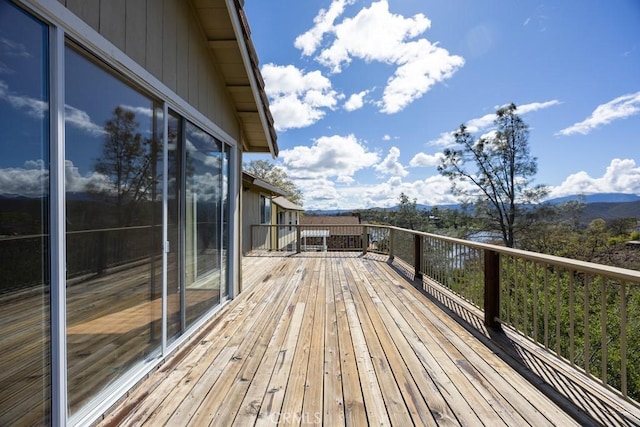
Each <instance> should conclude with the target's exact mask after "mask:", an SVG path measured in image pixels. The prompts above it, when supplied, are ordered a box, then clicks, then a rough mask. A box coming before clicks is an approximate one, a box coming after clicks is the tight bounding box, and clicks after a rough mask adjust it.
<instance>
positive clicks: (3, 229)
mask: <svg viewBox="0 0 640 427" xmlns="http://www.w3.org/2000/svg"><path fill="white" fill-rule="evenodd" d="M48 31H49V30H48V27H47V26H46V25H45V24H43V23H42V22H40V21H38V20H37V19H35V18H33V17H32V16H30V15H28V14H27V13H25V12H24V11H22V10H21V9H19V8H18V7H16V6H15V5H13V4H12V3H11V2H6V1H1V0H0V129H2V133H1V134H0V328H1V330H2V335H1V336H0V367H1V368H2V369H0V425H2V426H13V425H37V424H40V423H42V424H46V423H48V422H49V414H50V405H51V392H50V390H51V364H50V357H51V351H50V330H51V327H50V315H49V311H50V303H49V301H50V295H51V286H50V274H49V271H50V265H49V254H50V240H49V194H50V193H49V142H50V141H49V110H50V108H49V94H48V92H49V82H48V74H49V67H48V61H47V59H48V57H49V49H48V44H49V40H48Z"/></svg>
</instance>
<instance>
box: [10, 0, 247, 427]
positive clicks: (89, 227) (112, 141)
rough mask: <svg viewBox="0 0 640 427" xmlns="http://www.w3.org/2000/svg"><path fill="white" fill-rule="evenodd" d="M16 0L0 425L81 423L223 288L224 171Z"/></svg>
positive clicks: (196, 131) (196, 319)
mask: <svg viewBox="0 0 640 427" xmlns="http://www.w3.org/2000/svg"><path fill="white" fill-rule="evenodd" d="M25 4H26V6H25V9H23V8H21V7H19V6H17V5H16V4H15V3H14V2H13V1H10V0H0V128H1V129H2V134H1V136H0V330H1V332H2V335H1V336H0V368H1V369H0V426H5V425H7V426H9V425H11V426H13V425H48V424H56V425H57V424H64V423H65V422H67V421H68V422H69V423H71V424H73V423H82V422H84V421H87V420H89V419H90V418H91V417H92V416H93V415H94V411H95V412H97V411H98V410H103V409H105V410H106V408H107V406H108V405H110V404H112V403H113V401H114V400H115V399H117V398H118V397H120V396H121V394H122V392H123V391H124V387H127V386H129V385H130V382H131V381H135V380H138V379H140V378H142V376H143V375H144V374H146V373H147V372H148V371H149V369H151V366H154V365H155V364H156V363H157V362H158V361H159V360H160V356H161V355H162V352H163V351H171V350H172V349H173V348H175V347H176V346H177V344H178V343H179V341H180V338H179V337H181V336H182V335H183V334H184V333H185V331H188V330H189V328H191V330H195V327H196V326H197V325H198V324H200V323H202V322H204V321H206V316H207V315H208V314H211V313H212V311H213V310H214V309H215V308H216V307H217V306H219V304H220V302H221V300H222V299H224V298H225V297H226V292H227V286H228V282H229V280H228V278H227V274H228V272H229V271H230V269H229V268H228V265H227V264H228V263H229V262H232V261H230V259H233V258H232V257H228V256H227V251H228V248H229V246H230V240H229V239H230V236H231V235H232V232H231V231H230V228H232V227H234V223H233V221H232V217H231V215H230V209H229V201H230V197H229V190H230V187H229V182H230V179H229V178H230V176H231V174H232V173H234V170H232V168H230V165H229V158H230V153H231V149H230V146H229V145H228V144H226V143H224V142H223V141H221V140H220V139H218V138H216V137H214V136H213V133H212V130H211V129H210V128H209V127H207V126H202V124H201V125H200V126H196V125H195V124H194V123H192V122H189V120H188V118H187V117H184V116H181V115H180V114H179V113H177V112H174V111H170V112H169V114H168V117H166V118H167V120H166V122H165V120H164V118H165V117H164V111H165V110H166V108H167V106H168V103H169V100H166V101H167V102H166V103H165V102H163V100H162V99H161V97H160V96H158V95H157V94H158V93H159V92H156V91H155V90H153V89H152V88H150V87H149V86H147V85H146V84H145V83H142V82H140V81H137V80H136V78H135V76H132V75H131V74H129V72H127V71H125V70H124V69H122V70H121V69H120V65H116V64H114V63H110V64H108V63H107V62H103V61H102V60H101V59H104V61H108V59H106V58H107V57H108V55H105V56H104V57H100V58H101V59H100V58H98V57H97V56H95V55H93V54H91V53H90V52H89V51H87V50H85V48H84V45H81V44H80V42H78V41H77V40H72V39H74V38H75V37H76V35H77V34H76V33H75V32H73V31H64V30H66V29H65V28H62V27H59V28H58V27H57V26H56V25H55V24H45V23H43V22H41V21H39V20H37V19H35V17H34V16H32V15H31V14H29V13H28V12H27V10H26V8H28V7H29V5H28V2H25ZM61 19H64V17H62V18H61ZM59 30H62V31H59ZM49 38H51V40H49ZM63 43H66V45H65V46H64V49H61V50H59V49H56V48H53V49H50V48H49V47H50V46H54V47H55V46H60V45H62V44H63ZM50 50H51V51H52V52H55V55H51V57H50V56H49V55H50ZM52 64H53V67H52V66H51V65H52ZM62 71H64V73H62ZM121 71H122V72H121ZM134 81H135V82H134ZM52 89H53V90H52ZM62 89H63V90H62ZM60 92H63V93H60ZM50 98H51V100H50ZM63 100H64V103H63V102H62V101H63ZM178 107H185V104H183V103H182V101H180V102H179V103H178ZM187 111H188V109H187ZM59 119H60V122H62V119H64V132H62V129H59V128H58V126H57V125H58V120H59ZM165 123H168V129H166V130H167V133H166V134H167V135H168V138H167V140H166V146H165V144H164V143H165V138H164V136H165V129H164V125H165ZM51 124H53V126H51ZM204 129H208V131H205V130H204ZM63 148H64V150H63ZM50 151H51V152H52V153H54V155H51V156H50V154H49V152H50ZM63 151H64V158H63V157H62V155H61V154H62V152H63ZM50 169H51V170H52V171H53V172H54V173H52V174H51V176H52V177H54V179H50V172H49V171H50ZM165 171H166V173H165ZM58 172H60V173H63V174H64V188H61V187H62V182H63V180H62V179H61V178H62V177H61V175H59V174H58ZM236 191H237V190H236ZM62 192H63V194H61V193H62ZM165 195H166V198H165V197H164V196H165ZM54 197H55V199H54ZM50 199H51V203H50ZM50 227H52V228H51V230H53V231H54V232H53V233H51V232H50ZM63 229H64V231H65V233H61V231H62V230H63ZM165 236H166V237H165ZM51 260H54V261H55V264H52V261H51ZM63 261H64V262H63ZM65 262H66V264H65ZM52 271H53V272H55V273H54V275H53V277H51V272H52ZM62 272H64V273H62ZM65 274H66V275H65ZM61 275H62V277H61ZM164 285H166V299H165V300H163V295H165V294H164V289H165V287H164ZM62 296H65V297H66V298H61V297H62ZM165 303H166V304H165ZM165 307H166V312H165V311H163V310H164V308H165ZM163 313H164V314H165V315H166V317H165V318H163ZM165 321H166V323H165ZM165 325H166V329H165ZM65 327H66V329H65ZM58 332H60V333H58ZM64 332H66V334H65V333H64ZM65 375H66V377H65ZM65 405H66V406H65Z"/></svg>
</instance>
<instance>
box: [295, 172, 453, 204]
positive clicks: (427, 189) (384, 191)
mask: <svg viewBox="0 0 640 427" xmlns="http://www.w3.org/2000/svg"><path fill="white" fill-rule="evenodd" d="M297 184H298V183H297ZM299 185H300V187H301V188H303V190H304V193H305V202H304V203H305V208H307V209H362V208H373V207H391V206H396V205H398V203H399V202H400V193H404V194H406V195H407V196H408V197H409V199H411V200H413V199H416V201H417V203H420V204H426V205H442V204H449V203H458V202H459V201H458V200H457V199H456V198H455V197H454V196H453V195H452V194H451V184H450V182H449V180H448V179H447V178H446V177H443V176H440V175H434V176H431V177H429V178H426V179H423V180H418V181H413V182H403V181H402V178H401V177H391V178H389V179H388V180H387V181H385V182H380V183H376V184H366V185H360V184H355V185H350V186H346V187H344V186H340V187H338V188H337V187H336V185H335V183H333V182H332V181H330V180H327V179H323V178H319V179H316V180H313V181H308V182H307V183H306V186H305V185H304V184H302V183H301V184H299Z"/></svg>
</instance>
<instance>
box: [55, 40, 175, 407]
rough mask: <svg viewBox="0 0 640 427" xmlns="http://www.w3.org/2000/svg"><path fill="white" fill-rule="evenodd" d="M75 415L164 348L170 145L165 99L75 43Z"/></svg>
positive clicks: (70, 251)
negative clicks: (165, 189)
mask: <svg viewBox="0 0 640 427" xmlns="http://www.w3.org/2000/svg"><path fill="white" fill-rule="evenodd" d="M65 68H66V75H65V78H66V83H65V87H66V104H67V105H66V111H65V116H66V184H65V185H66V211H67V224H66V226H67V235H66V239H67V366H68V378H67V381H68V401H69V412H70V413H71V414H73V413H75V412H76V411H77V410H78V409H79V408H80V407H81V406H82V405H84V404H86V403H87V400H88V399H90V398H92V397H95V396H96V394H97V392H98V391H99V390H101V389H104V388H105V387H106V386H107V385H109V384H110V383H112V382H114V381H115V380H117V379H119V378H120V377H122V376H123V375H124V374H125V373H126V372H127V371H128V370H129V369H130V368H131V367H133V366H134V365H135V364H137V363H141V362H143V361H144V360H145V359H146V358H148V357H149V355H151V354H153V353H157V352H159V349H160V343H161V337H162V335H161V333H162V330H161V304H160V301H161V297H162V280H161V278H162V275H161V272H162V247H163V245H162V227H161V224H162V204H161V197H162V179H163V177H162V167H160V165H162V153H163V150H162V147H161V138H160V137H159V135H158V126H157V122H158V121H159V119H160V117H159V114H161V113H160V111H159V109H158V108H157V105H156V103H154V101H153V100H152V99H150V98H149V97H148V96H146V95H144V94H142V93H141V92H139V91H138V90H136V89H134V88H133V87H132V86H131V85H129V84H126V83H125V82H124V81H122V80H120V79H119V78H117V77H115V76H114V75H113V74H112V73H111V72H109V70H108V69H107V68H106V67H104V66H101V65H100V64H99V63H98V62H97V61H95V60H94V59H92V58H90V57H88V56H87V55H86V54H85V53H84V52H82V51H80V50H79V49H76V48H75V47H73V46H69V47H67V49H66V52H65Z"/></svg>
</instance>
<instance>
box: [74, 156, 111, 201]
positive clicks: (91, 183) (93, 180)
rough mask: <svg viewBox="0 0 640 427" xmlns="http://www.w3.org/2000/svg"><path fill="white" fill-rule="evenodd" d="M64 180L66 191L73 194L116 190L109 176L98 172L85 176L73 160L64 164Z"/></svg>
mask: <svg viewBox="0 0 640 427" xmlns="http://www.w3.org/2000/svg"><path fill="white" fill-rule="evenodd" d="M64 178H65V188H66V190H67V191H68V192H72V193H83V192H87V191H95V192H103V191H106V192H108V191H113V190H114V184H113V182H112V181H111V180H110V179H109V177H108V176H106V175H103V174H101V173H98V172H90V173H88V174H86V175H84V176H83V175H82V174H81V173H80V171H79V170H78V168H77V167H76V166H75V165H74V164H73V162H72V161H71V160H65V162H64Z"/></svg>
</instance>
